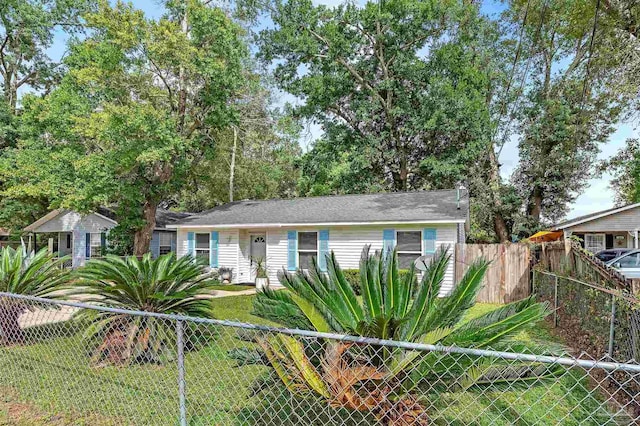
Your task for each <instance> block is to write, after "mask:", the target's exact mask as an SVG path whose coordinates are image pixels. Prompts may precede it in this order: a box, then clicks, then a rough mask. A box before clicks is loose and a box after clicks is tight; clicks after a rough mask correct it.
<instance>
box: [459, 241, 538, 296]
mask: <svg viewBox="0 0 640 426" xmlns="http://www.w3.org/2000/svg"><path fill="white" fill-rule="evenodd" d="M455 254H456V257H455V258H456V265H455V272H456V277H457V279H460V278H461V277H462V275H463V274H464V272H465V271H466V270H467V268H468V267H469V265H470V264H472V263H473V262H474V261H475V260H477V259H479V258H484V259H486V260H488V261H490V262H491V264H490V265H489V268H488V269H487V273H486V275H485V277H484V281H483V288H482V290H480V292H479V294H478V298H477V301H478V302H482V303H510V302H513V301H516V300H520V299H522V298H524V297H527V296H528V295H529V294H530V286H529V279H530V253H529V247H528V246H526V245H523V244H456V248H455Z"/></svg>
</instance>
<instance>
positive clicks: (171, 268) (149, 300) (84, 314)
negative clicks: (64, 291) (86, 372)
mask: <svg viewBox="0 0 640 426" xmlns="http://www.w3.org/2000/svg"><path fill="white" fill-rule="evenodd" d="M77 276H78V278H79V280H80V281H79V283H78V287H76V288H75V291H74V293H75V294H79V295H83V297H84V301H87V302H89V303H94V304H97V305H100V306H108V307H115V308H121V309H128V310H136V311H144V312H154V313H164V314H180V315H188V316H196V317H210V316H212V310H211V303H210V301H209V300H208V298H207V296H210V294H211V290H212V287H213V286H215V285H216V281H215V280H214V279H213V278H212V276H211V274H209V273H207V272H206V270H205V268H204V266H203V265H202V264H201V263H198V262H197V261H196V259H194V258H193V257H190V256H185V257H182V258H180V259H176V257H175V256H174V255H173V254H167V255H164V256H160V257H158V258H156V259H153V258H151V254H146V255H144V256H143V257H142V258H141V259H138V258H136V257H133V256H132V257H127V258H121V257H118V256H113V255H107V256H106V257H105V258H103V259H96V260H90V261H89V262H88V263H87V265H86V266H85V267H84V268H81V269H79V270H78V272H77ZM78 317H79V318H80V319H88V320H90V321H91V323H92V325H91V326H90V327H89V328H88V330H87V332H86V336H87V337H89V338H93V339H94V340H96V341H97V347H96V349H95V352H94V354H93V361H94V362H95V363H110V364H126V363H130V362H153V363H160V362H162V361H163V360H164V359H166V358H168V357H171V356H172V354H173V352H174V351H173V345H174V344H175V323H174V322H172V321H167V320H164V319H157V318H152V317H145V316H136V315H121V314H114V313H111V312H104V311H92V310H83V311H81V312H80V313H79V314H78Z"/></svg>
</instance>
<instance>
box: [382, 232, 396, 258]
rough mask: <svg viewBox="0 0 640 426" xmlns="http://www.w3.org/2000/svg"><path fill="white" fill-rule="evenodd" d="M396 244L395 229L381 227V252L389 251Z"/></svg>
mask: <svg viewBox="0 0 640 426" xmlns="http://www.w3.org/2000/svg"><path fill="white" fill-rule="evenodd" d="M395 245H396V230H395V229H383V230H382V252H383V253H390V252H391V251H393V248H394V247H395Z"/></svg>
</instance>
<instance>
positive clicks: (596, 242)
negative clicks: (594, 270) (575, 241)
mask: <svg viewBox="0 0 640 426" xmlns="http://www.w3.org/2000/svg"><path fill="white" fill-rule="evenodd" d="M584 248H585V249H586V250H589V251H590V252H591V253H594V254H595V253H598V252H599V251H601V250H604V249H605V248H606V239H605V235H604V234H585V236H584Z"/></svg>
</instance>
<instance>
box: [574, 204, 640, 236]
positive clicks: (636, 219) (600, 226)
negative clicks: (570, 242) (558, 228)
mask: <svg viewBox="0 0 640 426" xmlns="http://www.w3.org/2000/svg"><path fill="white" fill-rule="evenodd" d="M635 229H640V207H635V208H632V209H629V210H626V211H623V212H620V213H614V214H611V215H609V216H605V217H602V218H600V219H595V220H591V221H589V222H585V223H581V224H578V225H575V226H572V227H569V228H566V230H567V231H569V232H573V233H574V234H576V233H583V232H598V231H599V232H613V231H633V230H635Z"/></svg>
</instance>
